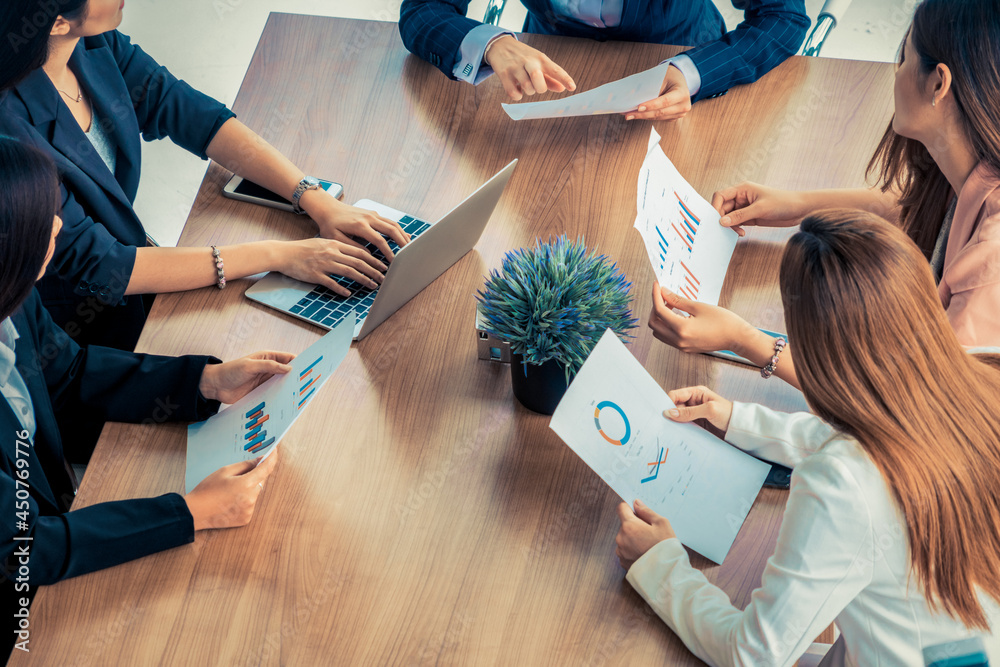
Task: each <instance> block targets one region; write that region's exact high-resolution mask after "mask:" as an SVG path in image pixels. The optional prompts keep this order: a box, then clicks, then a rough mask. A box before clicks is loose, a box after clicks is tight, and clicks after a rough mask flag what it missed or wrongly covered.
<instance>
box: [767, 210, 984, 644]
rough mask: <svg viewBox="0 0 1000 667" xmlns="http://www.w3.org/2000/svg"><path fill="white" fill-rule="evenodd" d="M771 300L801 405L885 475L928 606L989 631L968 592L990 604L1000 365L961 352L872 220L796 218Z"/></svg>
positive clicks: (912, 252) (921, 284) (896, 248)
mask: <svg viewBox="0 0 1000 667" xmlns="http://www.w3.org/2000/svg"><path fill="white" fill-rule="evenodd" d="M781 295H782V300H783V302H784V308H785V317H786V320H787V324H788V335H789V339H790V340H791V341H793V344H792V347H791V348H790V349H791V351H792V353H793V354H794V357H795V362H796V363H795V366H796V370H797V374H798V377H799V381H800V382H801V385H802V391H803V393H804V394H805V397H806V400H807V401H808V403H809V405H810V407H811V408H812V409H813V410H814V411H815V413H816V414H817V415H819V416H820V417H822V418H823V419H825V420H827V421H828V422H829V423H831V424H832V425H833V426H835V427H836V428H838V429H839V430H841V431H843V432H845V433H847V434H849V435H852V436H853V437H855V438H856V439H857V440H858V442H859V443H860V444H861V446H862V447H863V448H864V450H865V451H866V452H867V453H868V456H870V457H871V459H872V461H873V462H874V463H875V465H876V466H877V467H878V469H879V471H880V472H881V473H882V476H883V477H884V479H885V480H886V483H887V484H888V487H889V489H890V490H891V492H892V493H893V495H894V496H895V499H896V501H897V503H898V504H899V508H900V509H901V511H902V514H903V518H904V523H905V525H906V530H907V534H908V538H909V553H910V561H911V566H912V568H913V569H912V572H913V573H914V574H915V575H916V578H917V582H918V583H919V585H920V586H921V589H922V590H923V592H924V594H925V597H926V598H927V600H928V603H929V604H930V606H931V608H932V609H941V608H943V609H944V610H945V612H947V613H948V614H949V615H951V616H952V617H957V618H959V619H961V621H962V622H963V623H965V625H966V626H968V627H975V628H982V629H987V628H988V627H989V626H988V623H987V619H986V614H985V612H984V610H983V609H982V606H981V605H980V603H979V599H978V597H977V591H978V590H981V591H983V592H985V593H986V594H987V595H989V596H991V597H993V598H994V599H997V600H998V601H1000V576H997V573H998V572H1000V400H998V397H1000V366H998V365H997V364H998V363H1000V358H998V357H996V356H995V355H982V356H977V355H971V354H967V353H966V352H965V349H964V348H963V347H962V346H961V345H960V344H959V342H958V339H957V338H956V337H955V334H954V332H953V331H952V328H951V326H950V325H949V324H948V320H947V318H946V317H945V312H944V310H943V309H942V307H941V302H940V300H939V298H938V294H937V290H936V288H935V286H934V278H933V276H932V275H931V271H930V267H929V266H928V264H927V262H926V260H925V259H924V258H923V257H922V255H921V253H920V250H919V249H918V248H917V246H916V245H915V244H914V243H913V242H912V241H911V240H910V239H909V238H908V237H907V236H906V235H905V234H904V233H903V231H901V230H900V229H898V228H897V227H895V226H893V225H891V224H889V223H888V222H886V221H885V220H883V219H881V218H879V217H878V216H875V215H873V214H871V213H866V212H863V211H853V210H833V211H821V212H819V213H816V214H814V215H811V216H809V217H807V218H806V219H805V220H803V221H802V224H801V227H800V231H799V232H798V233H796V234H795V235H794V236H793V237H792V239H791V241H790V242H789V243H788V246H787V248H786V250H785V254H784V257H783V259H782V262H781Z"/></svg>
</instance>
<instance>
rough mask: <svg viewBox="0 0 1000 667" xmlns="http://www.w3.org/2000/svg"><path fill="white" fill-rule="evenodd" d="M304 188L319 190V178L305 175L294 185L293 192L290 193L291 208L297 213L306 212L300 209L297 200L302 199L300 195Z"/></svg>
mask: <svg viewBox="0 0 1000 667" xmlns="http://www.w3.org/2000/svg"><path fill="white" fill-rule="evenodd" d="M306 190H319V179H318V178H313V177H312V176H306V177H305V178H303V179H302V180H301V181H299V184H298V185H297V186H296V187H295V192H293V193H292V210H293V211H295V212H296V213H298V214H299V215H305V214H306V212H305V211H304V210H302V207H301V206H299V200H300V199H302V195H303V194H305V191H306Z"/></svg>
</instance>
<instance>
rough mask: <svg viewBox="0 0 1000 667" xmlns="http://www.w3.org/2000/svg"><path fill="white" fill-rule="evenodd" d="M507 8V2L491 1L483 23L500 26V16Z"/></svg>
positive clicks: (501, 0) (503, 0)
mask: <svg viewBox="0 0 1000 667" xmlns="http://www.w3.org/2000/svg"><path fill="white" fill-rule="evenodd" d="M506 6H507V0H490V4H488V5H487V6H486V16H484V17H483V23H488V24H490V25H500V16H501V15H502V14H503V10H504V7H506Z"/></svg>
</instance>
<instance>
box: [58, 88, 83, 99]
mask: <svg viewBox="0 0 1000 667" xmlns="http://www.w3.org/2000/svg"><path fill="white" fill-rule="evenodd" d="M56 90H59V89H58V88H56ZM59 92H60V93H62V94H63V95H65V96H66V97H68V98H69V99H71V100H73V101H74V102H78V103H79V102H82V101H83V88H82V87H81V88H80V92H79V93H77V94H76V97H74V96H72V95H70V94H69V93H67V92H66V91H65V90H59Z"/></svg>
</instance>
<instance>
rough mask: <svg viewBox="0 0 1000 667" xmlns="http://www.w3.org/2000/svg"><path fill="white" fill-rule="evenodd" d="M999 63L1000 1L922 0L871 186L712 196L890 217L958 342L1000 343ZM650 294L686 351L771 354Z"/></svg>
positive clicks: (666, 336) (762, 214) (747, 205)
mask: <svg viewBox="0 0 1000 667" xmlns="http://www.w3.org/2000/svg"><path fill="white" fill-rule="evenodd" d="M997 62H1000V3H997V2H996V0H963V2H954V1H950V0H924V2H921V3H920V5H919V6H918V7H917V9H916V12H915V14H914V17H913V24H912V26H911V27H910V30H909V33H908V35H907V38H906V41H905V43H904V45H903V50H902V52H901V58H900V63H899V67H898V69H897V71H896V81H895V90H894V94H895V114H894V116H893V119H892V123H891V124H890V126H889V128H888V129H887V130H886V132H885V135H884V136H883V138H882V141H881V143H880V144H879V146H878V149H877V150H876V152H875V155H874V156H873V157H872V160H871V162H870V163H869V165H868V172H869V175H875V176H877V177H878V179H879V185H878V187H876V188H872V189H859V190H820V191H812V192H791V191H782V190H777V189H774V188H768V187H764V186H761V185H757V184H755V183H743V184H741V185H737V186H735V187H732V188H728V189H725V190H722V191H720V192H717V193H716V194H715V195H714V197H713V198H712V204H713V205H714V206H715V207H716V208H717V209H718V210H719V212H720V213H721V214H722V215H723V218H722V224H723V225H726V226H735V227H737V229H739V228H740V227H741V226H743V225H763V226H791V225H795V224H797V223H798V221H799V220H801V219H802V218H803V217H804V216H806V215H808V214H809V213H811V212H812V211H816V210H819V209H825V208H837V207H851V208H860V209H864V210H867V211H872V212H874V213H878V214H879V215H881V216H883V217H885V218H887V219H889V220H894V221H898V223H899V225H900V226H901V227H902V228H903V229H904V230H905V231H906V232H907V234H908V235H909V236H910V237H911V238H912V239H913V240H914V241H915V242H916V243H917V245H918V246H919V247H920V249H921V251H922V252H923V254H924V257H925V258H926V261H929V262H930V263H931V266H932V268H933V270H934V275H935V278H936V280H937V283H938V287H937V290H938V296H939V299H940V301H941V303H942V304H944V307H945V308H946V310H947V314H948V320H949V322H950V323H951V325H952V327H953V328H954V329H955V332H956V333H957V334H958V339H959V341H960V342H961V343H962V344H963V345H967V346H976V345H1000V307H998V305H1000V69H998V68H997V67H996V63H997ZM739 231H740V232H741V233H743V230H742V229H739ZM653 304H654V305H653V312H652V314H651V315H650V327H652V328H653V330H654V333H655V335H656V337H657V338H659V339H660V340H662V341H664V342H666V343H668V344H670V345H673V346H674V347H677V348H679V349H681V350H683V351H685V352H707V351H713V350H726V349H728V350H734V351H736V352H738V353H740V354H742V355H743V356H744V357H746V358H747V359H749V360H751V361H753V362H755V363H758V364H759V365H761V366H763V365H764V364H765V363H767V360H768V359H769V358H770V357H771V356H772V354H773V353H774V340H773V339H772V338H770V337H768V336H767V335H765V334H763V333H762V332H760V331H758V330H757V329H756V328H754V327H752V326H751V325H750V324H748V323H747V322H745V321H744V320H743V319H741V318H740V317H738V316H736V315H734V314H733V313H731V312H729V311H727V310H725V309H723V308H719V307H715V306H707V305H704V304H699V303H696V302H692V301H689V300H687V299H684V298H682V297H680V296H678V295H676V294H673V293H671V292H668V291H666V290H663V291H661V290H660V289H659V287H657V288H655V289H654V296H653ZM672 308H677V309H679V310H682V311H686V312H687V313H689V314H690V315H691V317H686V318H685V317H683V316H681V315H677V314H676V313H673V312H672V311H671V309H672ZM808 335H812V333H811V332H809V334H808ZM791 341H792V344H793V345H794V344H796V343H798V341H796V340H795V339H794V338H792V339H791ZM777 375H779V376H780V377H783V378H785V379H786V380H788V381H789V382H792V383H793V384H797V382H796V377H795V370H794V364H788V363H783V364H779V365H778V370H777Z"/></svg>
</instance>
